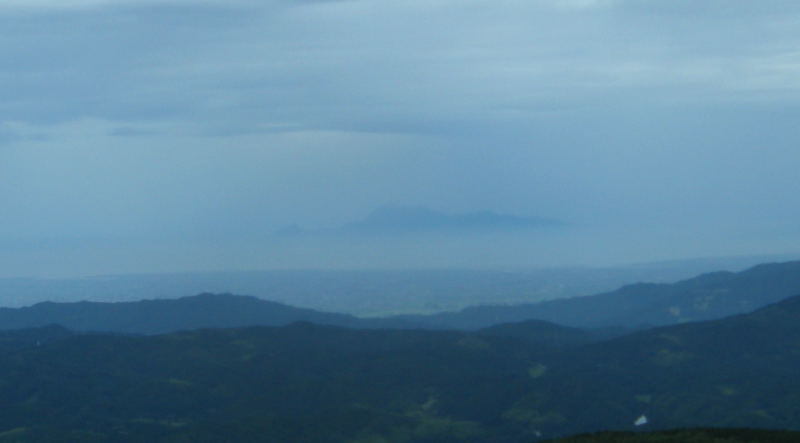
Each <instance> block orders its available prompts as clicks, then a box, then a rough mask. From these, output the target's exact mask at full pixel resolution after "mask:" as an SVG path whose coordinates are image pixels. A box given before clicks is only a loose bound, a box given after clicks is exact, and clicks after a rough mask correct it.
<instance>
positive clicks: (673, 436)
mask: <svg viewBox="0 0 800 443" xmlns="http://www.w3.org/2000/svg"><path fill="white" fill-rule="evenodd" d="M798 441H800V432H795V431H776V430H765V429H676V430H671V431H661V432H647V433H642V432H597V433H593V434H585V435H576V436H574V437H567V438H562V439H558V440H548V442H547V443H650V442H652V443H795V442H798Z"/></svg>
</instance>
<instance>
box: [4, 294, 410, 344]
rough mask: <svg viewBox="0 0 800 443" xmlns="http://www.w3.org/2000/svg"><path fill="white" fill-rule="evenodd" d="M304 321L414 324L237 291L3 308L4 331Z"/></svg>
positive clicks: (155, 330)
mask: <svg viewBox="0 0 800 443" xmlns="http://www.w3.org/2000/svg"><path fill="white" fill-rule="evenodd" d="M298 321H306V322H312V323H317V324H322V325H337V326H348V327H356V328H371V327H411V326H412V325H410V324H409V323H408V322H405V321H401V320H369V319H364V320H362V319H359V318H356V317H354V316H351V315H346V314H335V313H329V312H320V311H315V310H313V309H303V308H295V307H291V306H287V305H284V304H281V303H275V302H271V301H267V300H261V299H258V298H255V297H249V296H240V295H231V294H201V295H196V296H190V297H182V298H179V299H162V300H142V301H137V302H119V303H103V302H77V303H52V302H44V303H38V304H36V305H33V306H30V307H25V308H0V329H20V328H34V327H40V326H45V325H50V324H59V325H62V326H64V327H66V328H69V329H72V330H76V331H107V332H118V333H133V334H159V333H165V332H173V331H179V330H185V329H198V328H231V327H243V326H282V325H288V324H290V323H294V322H298Z"/></svg>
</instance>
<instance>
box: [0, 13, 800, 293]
mask: <svg viewBox="0 0 800 443" xmlns="http://www.w3.org/2000/svg"><path fill="white" fill-rule="evenodd" d="M0 26H2V29H3V36H2V39H0V54H1V55H2V57H0V76H1V78H2V82H1V83H0V84H1V85H2V86H0V205H2V211H0V276H3V277H12V276H80V275H97V274H104V273H126V272H172V271H187V270H237V269H271V268H303V267H312V268H324V269H327V268H363V267H379V268H398V267H399V268H403V267H411V268H414V267H503V266H523V267H524V266H561V265H610V264H619V263H633V262H641V261H656V260H665V259H680V258H690V257H709V256H730V255H746V254H769V253H795V252H798V253H800V247H798V246H797V245H798V244H800V243H798V241H799V240H800V227H799V226H798V225H797V224H796V222H795V221H796V220H797V219H798V218H800V205H798V204H797V203H798V197H797V196H798V195H800V180H798V179H797V171H798V166H800V149H799V148H800V143H798V142H800V130H798V127H797V122H798V121H800V32H798V31H797V30H798V29H800V2H797V1H795V0H761V1H758V2H754V1H752V0H703V1H697V0H671V1H661V0H652V1H650V0H492V1H488V0H404V1H385V0H345V1H337V0H318V1H314V0H295V1H289V0H259V1H250V0H225V1H221V0H220V1H218V0H192V1H189V0H172V1H166V0H58V1H56V0H25V1H22V0H6V1H3V2H1V3H0ZM387 205H389V206H424V207H428V208H431V209H433V210H436V211H441V212H445V213H449V214H458V213H466V212H472V211H483V210H488V211H494V212H497V213H500V214H509V215H517V216H531V217H546V218H553V219H558V220H562V221H564V222H565V223H567V226H566V227H565V228H564V229H562V230H559V231H552V230H551V231H547V232H532V233H527V234H525V235H518V234H511V233H497V234H492V235H482V234H481V235H474V236H473V235H460V236H450V237H447V238H438V237H437V238H434V237H432V236H422V237H419V238H402V239H391V238H389V239H387V238H381V239H357V240H352V239H334V238H304V239H294V240H291V239H285V238H278V237H275V236H274V235H272V233H273V232H274V231H275V230H279V229H281V228H282V227H285V226H287V225H294V224H296V225H299V226H302V227H307V228H309V229H321V228H331V227H335V226H339V225H342V224H345V223H348V222H352V221H356V220H359V219H362V218H364V217H365V216H366V215H367V214H369V213H370V212H371V211H372V210H374V209H376V208H380V207H384V206H387ZM799 255H800V254H799Z"/></svg>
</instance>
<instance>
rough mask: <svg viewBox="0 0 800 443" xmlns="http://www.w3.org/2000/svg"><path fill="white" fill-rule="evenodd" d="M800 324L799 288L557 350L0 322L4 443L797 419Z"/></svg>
mask: <svg viewBox="0 0 800 443" xmlns="http://www.w3.org/2000/svg"><path fill="white" fill-rule="evenodd" d="M798 325H800V297H795V298H791V299H788V300H785V301H783V302H780V303H778V304H774V305H771V306H768V307H766V308H763V309H760V310H758V311H756V312H754V313H751V314H746V315H739V316H735V317H731V318H726V319H722V320H716V321H710V322H701V323H694V324H685V325H677V326H668V327H662V328H657V329H653V330H650V331H642V332H638V333H635V334H631V335H628V336H624V337H620V338H616V339H613V340H608V341H605V342H600V343H596V344H590V345H583V346H578V347H568V348H564V349H563V350H560V351H558V350H555V349H552V348H549V347H544V346H540V345H536V344H532V343H531V341H529V340H523V339H515V338H505V337H495V336H489V335H484V334H483V333H468V332H457V331H426V330H413V331H411V330H354V329H346V328H340V327H334V326H319V325H313V324H309V323H298V324H293V325H290V326H285V327H280V328H275V327H256V328H240V329H207V330H194V331H185V332H179V333H172V334H165V335H156V336H136V337H131V336H121V335H102V334H83V335H76V336H70V334H68V333H64V331H63V330H61V329H59V328H47V329H42V330H36V331H16V332H4V333H2V334H0V341H3V340H5V342H6V345H7V346H5V347H3V348H0V380H2V381H3V382H2V383H0V398H3V401H4V403H3V410H2V414H0V442H6V441H8V442H11V441H15V442H26V441H101V442H112V441H113V442H125V441H166V442H179V441H198V442H203V441H205V442H212V441H231V442H251V441H304V442H356V443H365V442H384V441H391V442H393V443H394V442H398V443H411V442H479V441H481V442H482V441H492V442H498V443H502V442H509V443H510V442H520V443H521V442H534V441H538V440H542V439H545V438H556V437H566V436H569V435H574V434H577V433H582V432H593V431H599V430H618V431H632V430H641V431H650V430H660V429H671V428H694V427H738V428H742V427H760V428H783V429H793V430H800V402H798V401H797V399H798V398H800V379H798V377H797V368H798V367H800V352H798V347H797V344H798V343H800V326H798ZM14 337H17V339H19V340H20V341H19V342H18V343H19V345H18V346H17V345H9V343H12V342H13V341H14V340H15V338H14ZM31 337H40V338H45V340H40V339H35V340H32V339H31ZM732 344H733V345H732ZM641 416H646V417H647V419H648V421H647V423H646V424H645V425H643V426H639V427H637V426H635V424H634V421H635V420H637V418H638V417H641ZM615 435H619V436H624V435H628V434H615ZM658 435H660V434H653V436H654V437H655V436H658ZM663 435H664V436H668V434H663ZM706 435H708V434H706ZM712 435H720V436H721V435H722V434H712ZM773 435H777V434H773ZM665 438H666V437H665ZM704 438H705V437H704ZM721 438H722V437H721ZM725 438H727V437H725ZM574 441H577V442H581V441H587V440H585V439H584V440H574ZM588 441H592V440H588ZM597 441H609V440H597ZM612 441H615V440H612ZM620 441H625V440H620ZM633 441H637V440H633ZM639 441H648V440H639ZM655 441H659V440H655ZM661 441H670V440H669V439H666V440H661ZM673 441H674V440H673ZM698 441H701V442H703V441H706V440H698ZM721 441H731V442H736V441H737V440H731V439H730V438H728V439H727V440H726V439H722V440H721ZM764 441H776V442H779V441H781V440H764Z"/></svg>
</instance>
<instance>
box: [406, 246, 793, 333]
mask: <svg viewBox="0 0 800 443" xmlns="http://www.w3.org/2000/svg"><path fill="white" fill-rule="evenodd" d="M797 293H800V261H793V262H786V263H774V264H764V265H758V266H755V267H753V268H750V269H747V270H745V271H742V272H738V273H731V272H715V273H710V274H703V275H701V276H698V277H695V278H692V279H688V280H684V281H681V282H678V283H674V284H635V285H629V286H625V287H622V288H621V289H618V290H616V291H612V292H607V293H603V294H598V295H592V296H586V297H575V298H569V299H561V300H552V301H546V302H541V303H536V304H524V305H515V306H477V307H471V308H466V309H464V310H462V311H459V312H450V313H442V314H434V315H430V316H403V317H399V318H403V319H405V320H408V321H414V322H420V323H426V324H428V325H429V326H431V327H439V328H445V329H478V328H484V327H487V326H491V325H493V324H498V323H508V322H518V321H523V320H528V319H539V320H546V321H550V322H554V323H558V324H561V325H567V326H573V327H580V328H598V327H609V326H625V327H639V326H660V325H669V324H679V323H684V322H687V321H701V320H711V319H715V318H722V317H725V316H729V315H735V314H740V313H744V312H749V311H752V310H753V309H757V308H759V307H762V306H765V305H767V304H769V303H774V302H776V301H778V300H781V299H783V298H785V297H789V296H791V295H794V294H797Z"/></svg>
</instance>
